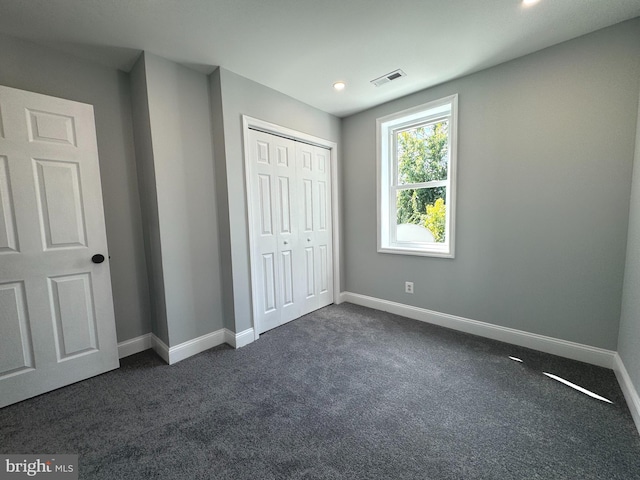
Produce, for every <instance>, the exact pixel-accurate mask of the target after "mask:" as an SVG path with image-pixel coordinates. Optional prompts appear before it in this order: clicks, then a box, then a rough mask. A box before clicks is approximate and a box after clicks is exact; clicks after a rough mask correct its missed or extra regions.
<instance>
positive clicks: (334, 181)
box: [236, 115, 341, 341]
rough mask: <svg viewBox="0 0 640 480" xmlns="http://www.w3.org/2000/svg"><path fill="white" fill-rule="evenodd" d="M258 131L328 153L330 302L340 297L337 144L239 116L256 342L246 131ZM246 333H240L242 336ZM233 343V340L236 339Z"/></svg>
mask: <svg viewBox="0 0 640 480" xmlns="http://www.w3.org/2000/svg"><path fill="white" fill-rule="evenodd" d="M250 129H254V130H259V131H261V132H265V133H270V134H273V135H279V136H284V137H286V138H289V139H291V140H298V141H301V142H304V143H309V144H312V145H316V146H319V147H323V148H326V149H328V150H330V152H331V216H332V225H331V229H332V237H333V300H334V302H335V301H336V299H337V298H339V296H340V212H341V209H340V204H339V201H340V195H339V188H338V187H339V184H338V144H337V143H336V142H333V141H331V140H326V139H324V138H320V137H316V136H313V135H309V134H307V133H303V132H299V131H297V130H293V129H291V128H288V127H283V126H282V125H277V124H275V123H271V122H266V121H264V120H260V119H258V118H254V117H250V116H248V115H242V136H243V146H244V152H243V157H244V174H245V183H244V188H245V191H244V195H245V199H247V206H246V207H247V208H246V212H245V215H246V216H245V219H246V222H247V230H248V231H249V265H250V269H249V270H250V271H249V276H250V278H251V294H252V295H251V298H252V300H251V316H252V318H251V325H252V330H253V333H252V334H253V339H254V340H258V338H259V337H260V335H259V333H258V326H257V325H256V318H257V317H258V315H257V312H256V305H255V302H253V293H254V292H257V291H258V287H257V285H256V278H255V275H253V273H252V268H251V265H255V264H256V262H255V258H254V254H253V248H252V245H254V244H255V243H254V242H255V238H254V237H255V234H254V232H253V228H252V225H253V223H252V216H251V203H250V197H251V194H250V192H251V187H250V185H251V169H250V168H249V165H250V158H249V156H250V152H251V149H250V145H249V130H250ZM245 332H247V330H245V331H244V332H241V333H242V334H244V333H245ZM236 341H237V339H236Z"/></svg>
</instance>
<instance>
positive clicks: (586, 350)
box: [340, 292, 616, 368]
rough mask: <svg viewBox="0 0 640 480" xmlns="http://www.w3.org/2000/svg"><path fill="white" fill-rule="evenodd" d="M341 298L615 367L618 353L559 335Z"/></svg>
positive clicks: (368, 299) (350, 296)
mask: <svg viewBox="0 0 640 480" xmlns="http://www.w3.org/2000/svg"><path fill="white" fill-rule="evenodd" d="M340 298H341V300H342V301H345V302H349V303H355V304H356V305H362V306H363V307H369V308H373V309H376V310H382V311H384V312H390V313H394V314H396V315H402V316H403V317H408V318H412V319H414V320H419V321H421V322H426V323H432V324H434V325H440V326H442V327H447V328H451V329H453V330H458V331H461V332H466V333H471V334H474V335H478V336H481V337H485V338H491V339H493V340H499V341H501V342H506V343H511V344H513V345H520V346H522V347H527V348H531V349H533V350H538V351H541V352H545V353H551V354H553V355H558V356H560V357H565V358H571V359H573V360H579V361H581V362H585V363H590V364H592V365H598V366H600V367H606V368H613V366H614V357H615V355H616V352H614V351H612V350H605V349H603V348H597V347H592V346H589V345H583V344H581V343H575V342H569V341H567V340H560V339H558V338H553V337H547V336H544V335H538V334H536V333H529V332H525V331H523V330H516V329H514V328H508V327H501V326H499V325H493V324H491V323H486V322H480V321H478V320H471V319H469V318H464V317H457V316H455V315H449V314H447V313H440V312H435V311H432V310H427V309H424V308H419V307H413V306H411V305H405V304H402V303H396V302H390V301H388V300H382V299H379V298H374V297H368V296H366V295H360V294H357V293H351V292H342V293H341V294H340Z"/></svg>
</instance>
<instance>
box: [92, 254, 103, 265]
mask: <svg viewBox="0 0 640 480" xmlns="http://www.w3.org/2000/svg"><path fill="white" fill-rule="evenodd" d="M91 261H92V262H93V263H102V262H104V255H100V254H99V253H96V254H95V255H94V256H93V257H91Z"/></svg>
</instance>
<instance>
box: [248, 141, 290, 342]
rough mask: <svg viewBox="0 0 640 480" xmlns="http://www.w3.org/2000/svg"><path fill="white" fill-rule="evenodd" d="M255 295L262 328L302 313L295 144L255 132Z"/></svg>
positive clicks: (252, 195)
mask: <svg viewBox="0 0 640 480" xmlns="http://www.w3.org/2000/svg"><path fill="white" fill-rule="evenodd" d="M250 148H251V154H250V158H251V162H252V165H251V168H252V176H251V178H252V181H251V185H250V188H251V198H252V199H253V200H252V204H253V215H252V219H253V225H252V226H251V228H252V229H253V233H254V235H255V242H254V245H253V246H252V248H253V258H254V263H255V264H254V265H253V272H254V273H253V274H254V275H255V280H256V282H257V291H256V292H255V293H256V295H255V296H254V302H256V305H257V310H258V312H260V327H261V328H260V330H261V331H260V332H259V333H262V332H263V331H266V330H270V329H272V328H275V327H277V326H278V325H281V324H282V323H285V322H287V321H290V320H293V319H294V318H297V317H299V316H300V314H299V311H300V307H299V305H298V304H296V302H295V292H294V289H295V286H294V282H295V272H294V262H295V261H296V260H297V259H296V256H297V255H298V254H297V253H296V252H295V250H297V248H298V230H297V226H296V224H295V221H296V218H297V214H296V210H295V209H296V204H295V202H294V201H292V193H293V192H295V188H296V187H295V168H296V166H295V161H296V159H295V143H294V142H293V141H291V140H288V139H285V138H280V137H276V136H275V135H268V134H266V133H263V132H257V131H254V130H251V133H250Z"/></svg>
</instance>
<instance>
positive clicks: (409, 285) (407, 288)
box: [404, 282, 413, 293]
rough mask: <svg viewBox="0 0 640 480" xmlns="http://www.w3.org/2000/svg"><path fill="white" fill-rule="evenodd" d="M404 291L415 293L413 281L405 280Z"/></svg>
mask: <svg viewBox="0 0 640 480" xmlns="http://www.w3.org/2000/svg"><path fill="white" fill-rule="evenodd" d="M404 293H413V282H404Z"/></svg>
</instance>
